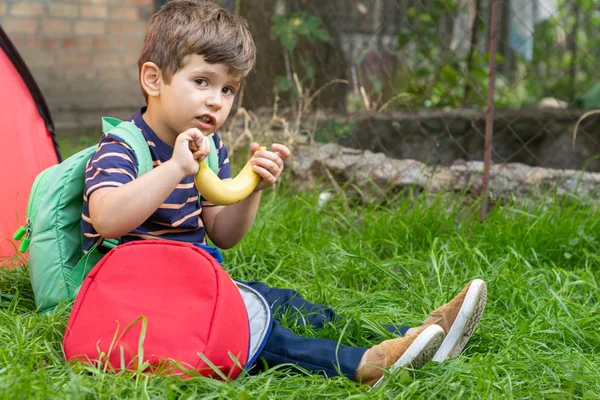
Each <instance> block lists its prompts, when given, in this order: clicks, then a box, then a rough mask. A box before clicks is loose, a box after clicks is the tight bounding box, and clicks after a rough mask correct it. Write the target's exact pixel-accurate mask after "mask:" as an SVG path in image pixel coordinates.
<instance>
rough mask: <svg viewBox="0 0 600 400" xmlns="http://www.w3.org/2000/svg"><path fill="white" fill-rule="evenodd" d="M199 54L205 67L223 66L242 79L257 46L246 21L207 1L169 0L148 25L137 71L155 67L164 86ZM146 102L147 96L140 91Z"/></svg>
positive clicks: (250, 65)
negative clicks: (206, 64)
mask: <svg viewBox="0 0 600 400" xmlns="http://www.w3.org/2000/svg"><path fill="white" fill-rule="evenodd" d="M191 54H199V55H202V56H203V57H204V60H205V61H206V62H208V63H223V64H225V65H227V66H228V67H229V69H230V72H231V73H233V74H235V75H240V76H242V77H245V76H246V75H248V73H249V72H250V70H252V68H253V67H254V63H255V61H256V46H255V45H254V40H253V39H252V35H251V34H250V31H249V30H248V25H247V24H246V21H245V20H244V19H243V18H241V17H239V16H236V15H232V14H230V13H228V12H227V11H226V10H224V9H222V8H220V7H219V6H217V5H216V4H214V3H213V2H211V1H208V0H172V1H169V2H168V3H166V4H165V5H164V6H162V7H161V9H160V10H158V12H156V13H155V14H154V15H153V16H152V17H151V18H150V22H149V27H148V31H147V32H146V37H145V38H144V44H143V46H142V51H141V54H140V58H139V60H138V68H139V71H140V73H141V70H142V65H144V63H146V62H153V63H155V64H156V65H157V66H158V67H159V68H160V69H161V72H162V76H163V80H164V82H165V83H167V84H168V83H169V82H170V81H171V77H172V76H173V74H175V73H176V72H177V71H179V70H180V69H181V68H183V67H184V66H185V64H186V62H187V58H188V56H189V55H191ZM142 92H143V93H144V97H145V98H146V101H148V94H147V93H146V92H145V91H144V89H143V88H142Z"/></svg>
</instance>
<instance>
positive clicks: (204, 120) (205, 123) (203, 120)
mask: <svg viewBox="0 0 600 400" xmlns="http://www.w3.org/2000/svg"><path fill="white" fill-rule="evenodd" d="M196 120H198V121H199V122H200V126H201V127H203V128H210V127H211V126H213V125H214V124H215V118H214V117H213V116H212V115H209V114H204V115H201V116H199V117H196Z"/></svg>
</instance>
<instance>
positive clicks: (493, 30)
mask: <svg viewBox="0 0 600 400" xmlns="http://www.w3.org/2000/svg"><path fill="white" fill-rule="evenodd" d="M497 8H498V0H492V7H491V10H490V47H489V49H490V54H489V57H490V60H489V69H490V73H489V77H488V93H487V111H486V115H485V141H484V145H483V177H482V178H481V198H482V201H483V202H482V203H481V215H480V216H481V219H484V218H485V217H486V216H487V212H488V202H487V188H488V181H489V176H490V164H491V161H492V135H493V132H494V87H495V82H496V44H497V36H498V29H497V21H496V19H497V18H496V16H497V13H498V10H497Z"/></svg>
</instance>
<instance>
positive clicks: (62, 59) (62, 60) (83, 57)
mask: <svg viewBox="0 0 600 400" xmlns="http://www.w3.org/2000/svg"><path fill="white" fill-rule="evenodd" d="M57 62H58V65H63V66H84V65H89V63H90V57H89V55H87V54H61V55H60V56H59V57H58V60H57Z"/></svg>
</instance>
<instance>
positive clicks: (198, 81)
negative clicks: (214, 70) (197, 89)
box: [194, 78, 208, 86]
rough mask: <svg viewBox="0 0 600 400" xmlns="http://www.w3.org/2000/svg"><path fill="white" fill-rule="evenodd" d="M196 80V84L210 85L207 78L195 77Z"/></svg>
mask: <svg viewBox="0 0 600 400" xmlns="http://www.w3.org/2000/svg"><path fill="white" fill-rule="evenodd" d="M194 82H196V85H198V86H206V85H208V81H207V80H206V79H202V78H198V79H194Z"/></svg>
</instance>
